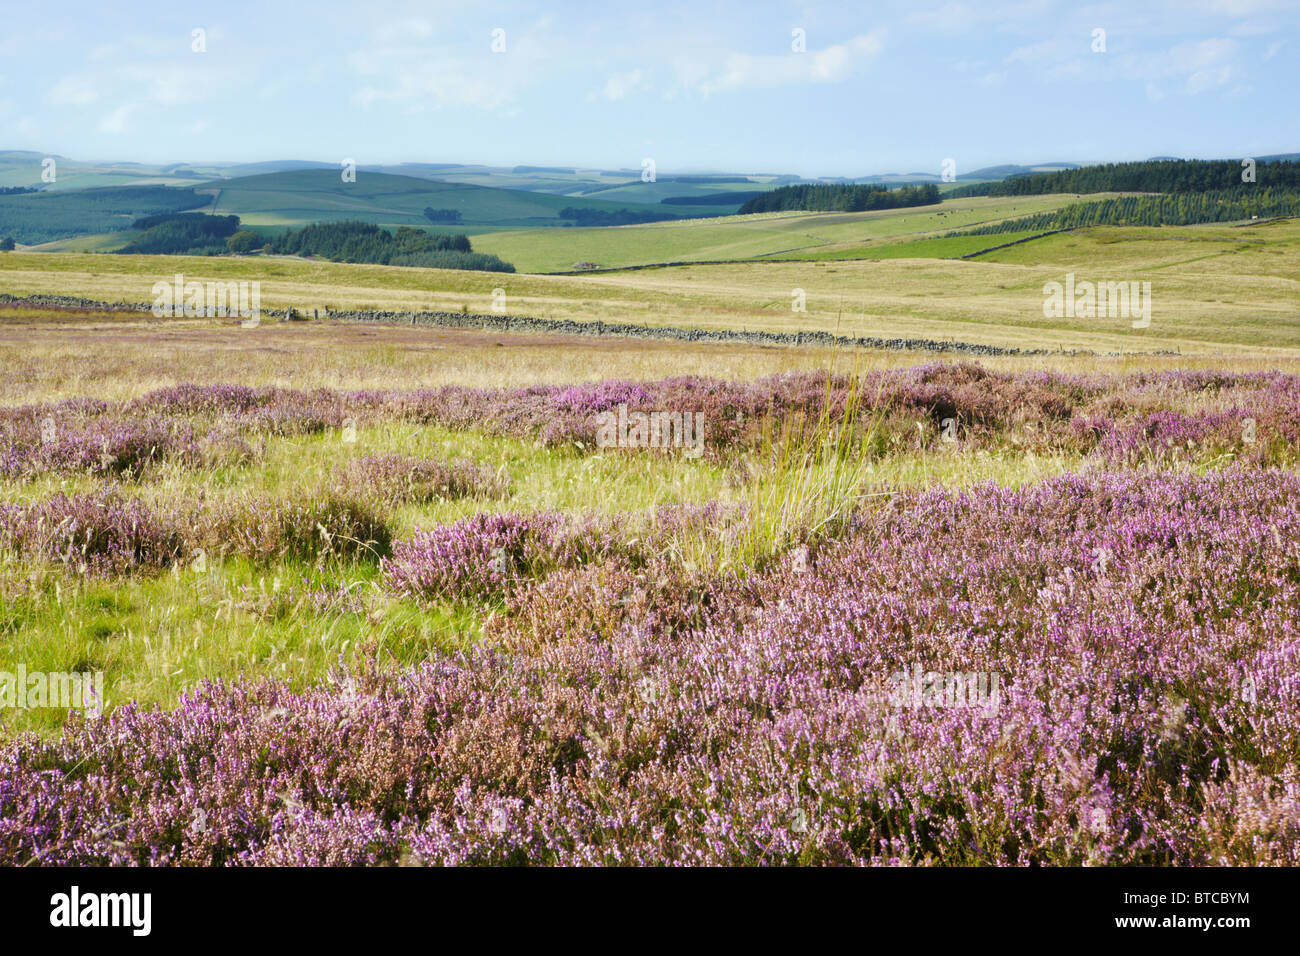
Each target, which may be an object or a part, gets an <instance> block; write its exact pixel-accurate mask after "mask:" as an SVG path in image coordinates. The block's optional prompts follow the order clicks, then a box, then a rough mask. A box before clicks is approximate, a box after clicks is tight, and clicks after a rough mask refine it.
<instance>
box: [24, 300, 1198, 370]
mask: <svg viewBox="0 0 1300 956" xmlns="http://www.w3.org/2000/svg"><path fill="white" fill-rule="evenodd" d="M0 305H18V306H24V305H25V306H34V307H41V308H56V309H84V310H87V311H96V312H136V313H141V312H143V313H148V312H150V311H151V308H152V307H151V306H150V305H149V304H148V303H144V302H99V301H96V300H94V299H82V298H77V297H75V296H65V295H47V294H38V295H28V296H16V295H12V294H10V293H0ZM263 311H264V312H265V313H267V314H268V315H269V316H271V317H274V316H276V315H277V314H281V315H283V316H284V317H285V318H286V319H287V318H289V317H290V316H289V313H290V311H293V312H296V313H298V314H299V315H301V316H303V317H305V316H306V315H307V313H308V312H309V311H318V310H308V309H301V308H293V309H284V310H281V309H264V310H263ZM319 311H323V316H322V320H323V321H331V322H370V323H377V324H381V325H425V326H435V327H440V328H452V329H468V330H473V331H485V332H531V333H544V334H552V335H592V336H615V337H621V338H634V339H663V340H667V341H677V342H691V343H700V342H705V343H725V342H736V343H741V344H745V345H768V346H796V347H798V346H820V347H824V348H861V349H878V350H882V351H905V352H934V353H943V352H948V353H959V354H965V355H982V356H1012V355H1020V356H1028V355H1079V356H1089V355H1092V356H1095V355H1102V354H1109V355H1119V354H1123V353H1118V352H1113V353H1098V352H1096V351H1093V350H1092V349H1022V348H1017V347H1015V346H1002V345H982V344H980V343H976V342H960V341H956V340H946V341H945V340H938V339H913V338H881V337H877V336H852V335H834V334H832V333H830V332H822V331H811V332H767V331H762V330H757V329H755V330H747V329H684V328H680V327H677V326H655V325H635V324H632V323H624V322H603V321H600V320H596V321H591V322H579V321H576V320H574V319H539V318H534V317H531V316H522V315H490V314H483V313H475V312H385V311H377V310H369V309H348V310H340V311H334V310H329V309H326V310H319ZM1143 354H1154V355H1174V354H1177V353H1175V352H1171V351H1169V350H1162V351H1157V352H1144V353H1143Z"/></svg>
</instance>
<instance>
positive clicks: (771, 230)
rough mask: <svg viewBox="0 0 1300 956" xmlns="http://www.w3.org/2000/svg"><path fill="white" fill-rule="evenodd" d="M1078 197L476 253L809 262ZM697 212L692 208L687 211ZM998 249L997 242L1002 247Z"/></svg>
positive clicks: (658, 226) (506, 241)
mask: <svg viewBox="0 0 1300 956" xmlns="http://www.w3.org/2000/svg"><path fill="white" fill-rule="evenodd" d="M1077 200H1078V197H1077V196H1064V195H1054V196H1017V197H1015V198H1014V199H990V198H977V199H958V200H953V201H951V202H944V203H942V204H941V205H940V206H937V207H935V206H915V207H912V208H910V209H879V210H875V211H873V212H856V213H801V212H779V213H756V214H752V215H746V216H725V217H721V218H717V219H697V220H688V221H686V222H662V223H648V224H646V225H643V226H619V227H617V228H615V229H577V228H575V229H565V230H563V232H551V231H541V230H536V229H531V230H522V231H519V232H509V231H502V232H494V233H492V234H490V235H483V236H481V237H480V236H475V238H474V248H475V249H480V248H481V250H482V251H483V252H491V253H494V254H496V255H498V256H500V257H501V258H502V259H505V260H506V261H507V262H513V263H514V264H515V267H516V268H518V269H519V270H520V271H521V272H566V271H571V270H572V269H573V268H574V264H575V263H578V262H594V263H596V264H597V265H599V266H601V267H604V268H620V267H623V266H639V265H648V264H652V263H658V262H690V261H717V260H732V259H755V258H769V257H771V258H776V257H780V256H782V255H786V256H791V257H797V258H804V257H809V256H811V255H812V254H814V253H816V254H821V255H830V254H832V253H835V252H840V251H843V250H844V249H845V248H850V249H857V248H858V247H860V246H862V244H863V242H864V241H866V240H875V239H888V238H895V237H902V236H909V237H920V236H928V235H931V234H934V233H942V232H944V231H947V230H950V229H960V228H964V227H969V226H976V225H983V224H986V223H990V222H998V221H1001V220H1003V219H1011V218H1014V217H1017V216H1023V215H1029V214H1030V213H1035V212H1045V211H1048V210H1051V209H1057V208H1060V207H1061V206H1066V205H1069V204H1070V203H1071V202H1074V201H1077ZM680 208H685V209H689V208H692V207H689V206H686V207H680ZM995 244H996V243H990V245H995Z"/></svg>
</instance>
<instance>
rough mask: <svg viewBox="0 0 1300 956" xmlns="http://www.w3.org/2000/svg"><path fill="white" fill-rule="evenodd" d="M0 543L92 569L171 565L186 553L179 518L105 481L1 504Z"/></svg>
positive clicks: (107, 570) (83, 569)
mask: <svg viewBox="0 0 1300 956" xmlns="http://www.w3.org/2000/svg"><path fill="white" fill-rule="evenodd" d="M0 509H3V510H0V546H3V547H4V548H5V549H6V550H9V551H11V552H14V553H16V554H19V555H24V556H28V557H35V558H37V559H40V560H45V561H52V562H55V563H59V564H63V565H66V566H68V567H70V568H73V569H75V570H78V571H80V572H82V573H88V574H120V573H124V572H127V571H132V570H136V569H150V570H158V569H161V568H165V567H168V566H169V565H171V564H172V562H173V561H175V560H176V558H177V557H178V556H179V555H180V554H182V552H183V547H184V535H183V532H182V530H181V524H182V523H181V522H178V521H176V520H175V518H174V517H173V516H170V515H162V514H159V513H157V512H156V511H154V510H153V509H151V508H149V507H148V506H146V505H144V504H143V503H141V502H140V501H138V500H134V499H130V498H125V497H123V496H122V495H121V494H120V493H119V492H117V491H115V490H114V489H112V488H111V487H108V486H105V487H103V488H101V489H100V490H99V491H98V492H95V493H93V494H88V495H73V496H69V495H65V494H62V493H58V494H56V495H54V496H53V497H51V498H48V499H46V500H45V501H41V502H39V503H37V504H34V505H31V506H28V507H23V506H21V505H4V506H0Z"/></svg>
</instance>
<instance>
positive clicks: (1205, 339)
mask: <svg viewBox="0 0 1300 956" xmlns="http://www.w3.org/2000/svg"><path fill="white" fill-rule="evenodd" d="M972 202H974V200H973V201H972ZM1004 211H1005V209H1004ZM867 215H868V216H869V215H870V214H867ZM798 218H800V219H803V220H807V219H809V218H816V217H807V216H804V217H798ZM825 218H826V219H828V220H843V219H847V218H850V217H836V216H827V217H825ZM903 218H911V217H905V216H895V217H892V218H882V219H881V220H880V225H879V226H878V228H880V229H884V230H891V229H901V228H907V227H906V225H905V224H903V223H902V222H901V221H900V220H901V219H903ZM782 222H783V220H781V219H779V218H778V219H775V220H772V219H767V220H764V221H763V222H762V223H760V224H758V225H757V226H756V227H755V228H756V229H766V228H769V227H771V226H772V224H780V223H782ZM765 224H766V225H765ZM691 228H698V229H702V230H705V231H708V230H710V229H711V228H720V229H732V228H743V226H742V224H735V225H734V226H726V227H711V226H710V225H709V224H708V223H706V222H701V223H699V224H696V225H695V226H681V227H670V228H669V229H665V233H666V234H669V235H673V236H676V234H677V233H678V232H679V231H683V230H689V229H691ZM804 228H807V225H806V223H805V226H804ZM819 228H821V229H824V230H825V231H827V232H829V233H833V232H834V231H835V230H844V229H857V230H861V229H862V228H864V226H863V225H862V220H861V219H860V218H859V219H856V220H855V221H852V222H843V221H839V222H836V221H832V222H829V223H828V224H827V225H825V226H822V227H819ZM787 230H788V223H787V224H786V226H785V227H781V228H777V232H778V236H777V238H776V239H774V238H773V236H772V235H770V234H769V235H766V236H765V237H761V238H762V241H764V242H767V243H769V244H775V243H777V242H781V241H788V240H787V239H781V238H780V236H782V235H787V236H788V235H789V232H788V231H787ZM581 231H582V230H572V232H575V233H576V232H581ZM624 231H625V230H623V229H612V230H601V232H602V233H604V234H606V235H609V234H620V233H623V232H624ZM643 231H646V232H651V233H653V232H654V231H655V227H647V228H646V229H645V230H643ZM569 232H570V230H563V233H565V234H567V233H569ZM734 235H735V233H734V232H733V236H734ZM751 239H753V240H754V241H758V238H756V237H753V236H751ZM482 241H484V242H486V238H484V239H483V240H482ZM890 245H891V246H896V245H898V243H891V244H890ZM929 248H930V251H931V252H932V253H934V252H936V251H943V252H945V253H947V252H951V251H954V249H953V247H952V246H949V245H943V244H942V243H941V244H940V246H938V247H933V246H931V247H929ZM923 249H924V247H923ZM923 249H922V250H918V251H923ZM491 251H500V250H496V249H493V250H491ZM890 251H891V254H893V253H894V252H897V251H898V250H896V249H891V250H890ZM505 254H506V255H507V257H509V253H508V252H507V253H505ZM177 272H181V273H186V274H188V275H191V276H193V277H196V278H211V279H216V278H227V279H231V278H233V279H249V280H258V281H260V282H261V283H262V303H263V306H264V307H268V308H284V307H286V306H294V307H297V308H303V309H311V308H316V307H320V306H329V307H331V308H336V309H342V308H379V309H390V310H402V309H441V310H447V311H462V310H465V311H469V312H490V311H492V309H493V298H492V297H493V290H494V289H497V288H500V289H504V290H505V293H506V311H507V312H508V313H510V314H515V315H525V316H537V317H541V318H552V319H575V320H579V321H585V320H603V321H614V322H631V323H639V324H646V325H667V326H677V327H698V328H706V329H768V330H773V331H786V332H795V331H804V330H824V331H835V330H836V329H838V330H839V332H840V333H841V334H845V335H865V336H883V337H908V338H929V339H936V340H955V341H963V342H972V343H978V344H987V345H1002V346H1016V347H1022V348H1024V347H1034V348H1056V349H1088V350H1093V351H1099V352H1112V351H1115V352H1125V351H1151V350H1175V351H1180V352H1182V353H1184V354H1195V355H1211V354H1219V355H1222V356H1225V357H1234V356H1242V355H1247V354H1252V353H1254V354H1259V355H1264V356H1271V357H1274V358H1278V359H1281V358H1285V357H1288V356H1293V355H1295V354H1297V353H1296V350H1297V349H1300V314H1297V311H1296V309H1295V303H1296V302H1297V301H1300V289H1298V288H1297V283H1298V281H1300V223H1296V222H1276V223H1270V224H1266V225H1261V226H1254V227H1249V228H1233V227H1224V226H1215V227H1185V228H1164V229H1130V228H1117V227H1095V228H1091V229H1086V230H1080V231H1076V232H1072V233H1068V234H1062V235H1057V236H1052V237H1048V238H1045V239H1040V240H1034V241H1032V242H1028V243H1024V244H1021V245H1018V246H1012V247H1010V248H1008V249H1005V250H999V251H997V252H993V253H989V254H987V255H984V256H980V257H979V258H977V259H972V260H966V261H958V260H952V259H934V258H915V259H911V258H884V257H882V258H881V259H879V260H878V261H871V260H862V261H842V262H836V261H822V262H800V261H754V262H743V263H733V264H722V265H704V264H702V265H686V266H677V267H670V268H653V269H644V270H637V271H627V272H614V273H602V274H594V275H577V276H548V275H523V274H519V275H512V276H508V277H506V276H500V275H490V274H485V273H472V272H451V271H440V270H422V269H402V268H390V267H385V266H372V265H346V264H333V263H323V262H306V261H301V260H296V259H291V258H273V259H262V258H258V257H252V258H247V259H220V258H218V259H212V258H200V259H195V258H186V257H119V256H92V255H74V254H39V253H9V254H6V255H3V256H0V291H3V292H10V293H16V294H22V293H38V292H39V293H56V294H70V293H72V292H73V291H74V290H75V292H76V294H81V295H85V296H87V297H90V298H95V299H101V300H107V301H134V302H149V301H151V300H152V294H151V291H150V289H151V287H152V285H153V283H154V282H156V281H159V280H162V279H169V278H170V277H171V276H172V275H173V274H175V273H177ZM1070 272H1073V273H1075V274H1076V275H1077V277H1078V278H1079V279H1080V280H1089V281H1123V282H1134V281H1137V282H1150V283H1151V297H1152V303H1153V304H1152V321H1151V325H1150V327H1148V328H1143V329H1134V328H1132V323H1131V321H1129V320H1128V319H1124V318H1119V317H1117V318H1109V317H1107V318H1100V317H1099V318H1048V317H1045V316H1044V314H1043V301H1044V298H1043V292H1042V289H1043V286H1044V284H1045V283H1047V282H1049V281H1057V282H1062V281H1064V279H1065V276H1066V274H1067V273H1070ZM796 289H802V290H803V291H804V294H805V296H806V310H807V311H806V312H795V311H792V305H793V303H794V298H793V290H796Z"/></svg>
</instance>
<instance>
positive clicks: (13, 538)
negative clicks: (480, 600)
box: [0, 485, 392, 575]
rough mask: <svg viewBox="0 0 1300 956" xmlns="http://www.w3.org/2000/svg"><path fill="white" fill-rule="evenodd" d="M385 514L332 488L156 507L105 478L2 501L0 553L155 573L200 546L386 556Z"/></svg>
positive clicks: (225, 551) (246, 553)
mask: <svg viewBox="0 0 1300 956" xmlns="http://www.w3.org/2000/svg"><path fill="white" fill-rule="evenodd" d="M391 540H392V531H391V529H390V528H389V526H388V523H387V516H386V515H385V514H384V513H383V512H381V511H379V510H376V508H375V507H374V506H372V505H371V504H370V503H369V502H367V501H365V500H361V499H357V498H354V497H349V496H348V495H346V494H344V493H341V492H335V491H322V492H318V493H316V494H314V495H310V496H307V497H305V498H300V499H294V500H289V499H282V498H270V497H252V496H243V497H237V498H226V499H216V500H213V501H210V502H207V503H205V504H203V505H201V506H190V507H183V508H182V507H175V508H170V509H160V508H158V507H154V506H150V505H148V504H146V503H144V502H142V501H141V500H139V499H138V498H131V497H128V496H125V495H124V494H122V492H121V490H120V489H117V488H114V487H112V486H109V485H106V486H103V487H102V488H100V489H99V490H98V491H97V492H94V493H91V494H84V495H65V494H63V493H62V492H59V493H57V494H55V495H53V496H52V497H50V498H47V499H45V500H43V501H39V502H36V503H35V504H31V505H0V550H4V551H8V552H10V553H12V554H15V555H18V556H21V557H26V558H35V559H37V560H41V561H49V562H53V563H57V564H62V565H64V566H66V567H68V568H70V569H72V570H74V571H77V572H78V573H82V574H91V575H112V574H127V573H130V572H134V571H144V572H149V571H158V570H162V569H165V568H168V567H170V566H171V565H172V564H174V563H175V562H176V561H178V560H180V559H182V558H184V559H186V560H189V558H190V557H191V556H193V555H194V554H195V553H196V552H197V551H203V552H205V553H206V554H212V555H214V556H215V555H239V556H242V557H247V558H251V559H253V560H257V561H269V560H272V559H275V558H281V557H285V556H287V555H297V556H300V557H314V556H317V555H321V554H337V555H347V554H365V555H372V556H379V555H383V554H387V553H388V548H389V544H390V542H391Z"/></svg>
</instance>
